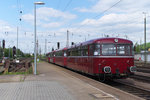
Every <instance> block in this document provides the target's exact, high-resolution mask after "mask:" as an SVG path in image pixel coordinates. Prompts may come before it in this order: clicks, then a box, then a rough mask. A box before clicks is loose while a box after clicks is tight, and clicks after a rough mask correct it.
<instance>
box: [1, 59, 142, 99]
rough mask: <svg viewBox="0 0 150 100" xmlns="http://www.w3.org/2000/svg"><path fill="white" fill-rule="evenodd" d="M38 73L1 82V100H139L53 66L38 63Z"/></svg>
mask: <svg viewBox="0 0 150 100" xmlns="http://www.w3.org/2000/svg"><path fill="white" fill-rule="evenodd" d="M37 69H38V75H27V76H24V78H23V79H21V80H20V79H18V81H16V80H15V81H14V82H1V83H0V100H119V99H120V100H142V99H141V98H139V97H136V96H134V95H131V94H129V93H126V92H123V91H121V90H118V89H114V88H112V87H110V86H106V85H105V84H103V83H100V82H94V84H95V85H96V84H98V85H96V86H94V84H93V81H92V79H89V78H87V77H85V76H82V75H79V74H77V75H76V73H74V72H71V71H70V72H69V70H67V71H65V70H66V69H64V68H61V67H59V66H56V65H53V64H49V63H46V62H41V63H38V66H37ZM76 76H77V77H76ZM13 77H14V76H13ZM79 77H80V78H79ZM92 84H93V85H92ZM100 88H101V89H100Z"/></svg>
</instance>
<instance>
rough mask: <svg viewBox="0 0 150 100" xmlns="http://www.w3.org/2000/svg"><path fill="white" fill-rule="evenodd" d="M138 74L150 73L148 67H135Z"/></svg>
mask: <svg viewBox="0 0 150 100" xmlns="http://www.w3.org/2000/svg"><path fill="white" fill-rule="evenodd" d="M137 71H138V72H144V73H150V67H149V68H147V67H137Z"/></svg>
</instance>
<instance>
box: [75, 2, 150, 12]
mask: <svg viewBox="0 0 150 100" xmlns="http://www.w3.org/2000/svg"><path fill="white" fill-rule="evenodd" d="M119 1H120V0H99V1H98V2H97V3H96V4H95V5H93V6H91V7H90V8H83V7H79V8H76V10H78V11H80V12H93V13H101V12H103V11H105V10H106V9H108V8H110V7H111V6H112V5H114V4H115V3H117V2H119ZM148 5H150V2H149V1H148V0H138V1H137V0H121V1H120V2H119V3H118V4H117V5H116V6H114V7H113V8H111V10H110V12H118V13H123V12H124V13H128V12H137V11H148V10H149V6H148Z"/></svg>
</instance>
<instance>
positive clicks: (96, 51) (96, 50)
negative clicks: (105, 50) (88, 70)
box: [94, 44, 100, 56]
mask: <svg viewBox="0 0 150 100" xmlns="http://www.w3.org/2000/svg"><path fill="white" fill-rule="evenodd" d="M99 55H100V44H95V49H94V56H99Z"/></svg>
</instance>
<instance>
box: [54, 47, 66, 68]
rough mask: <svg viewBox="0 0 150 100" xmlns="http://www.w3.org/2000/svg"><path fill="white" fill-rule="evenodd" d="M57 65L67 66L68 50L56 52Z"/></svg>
mask: <svg viewBox="0 0 150 100" xmlns="http://www.w3.org/2000/svg"><path fill="white" fill-rule="evenodd" d="M55 64H57V65H61V66H66V65H67V48H63V49H60V50H56V51H55Z"/></svg>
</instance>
